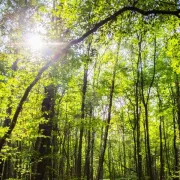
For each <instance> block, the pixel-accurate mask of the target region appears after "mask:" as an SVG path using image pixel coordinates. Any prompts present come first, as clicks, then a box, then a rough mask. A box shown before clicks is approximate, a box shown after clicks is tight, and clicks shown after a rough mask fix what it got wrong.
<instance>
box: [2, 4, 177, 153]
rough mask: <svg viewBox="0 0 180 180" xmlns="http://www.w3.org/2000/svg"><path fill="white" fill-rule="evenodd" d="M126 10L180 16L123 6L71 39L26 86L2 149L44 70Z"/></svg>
mask: <svg viewBox="0 0 180 180" xmlns="http://www.w3.org/2000/svg"><path fill="white" fill-rule="evenodd" d="M125 11H134V12H137V13H140V14H142V15H143V16H148V15H150V14H154V15H157V14H164V15H174V16H177V17H178V18H180V10H177V11H168V10H150V11H145V10H142V9H139V8H137V7H131V6H127V7H123V8H121V9H120V10H118V11H117V12H115V13H114V14H113V15H111V16H109V17H107V18H106V19H104V20H102V21H100V22H99V23H97V24H95V25H94V27H93V28H92V29H91V30H89V31H87V32H86V33H85V34H83V35H82V36H81V37H80V38H78V39H75V40H72V41H70V42H69V43H68V44H67V45H66V46H65V47H64V48H63V49H61V50H60V51H59V52H58V53H56V54H55V56H54V57H53V58H52V60H50V61H49V62H47V63H46V64H45V65H44V66H43V67H42V68H41V69H40V70H39V72H38V74H37V76H36V77H35V78H34V80H33V81H32V82H31V84H30V85H29V86H28V87H27V88H26V90H25V92H24V95H23V96H22V98H21V100H20V102H19V104H18V106H17V108H16V111H15V114H14V116H13V118H12V121H11V124H10V126H9V129H8V131H7V132H6V133H5V134H4V136H3V137H1V138H0V151H1V149H2V147H3V146H4V144H5V142H6V139H7V138H8V137H10V135H11V133H12V131H13V129H14V128H15V125H16V123H17V119H18V117H19V114H20V112H21V110H22V107H23V104H24V102H25V101H26V99H27V97H28V95H29V93H30V91H31V90H32V88H33V87H34V86H35V84H36V83H37V82H38V81H39V79H40V78H41V75H42V74H43V73H44V71H46V70H47V69H48V68H49V67H50V66H51V65H52V64H54V63H55V62H56V61H57V60H58V59H59V58H60V57H61V58H62V56H65V55H66V54H67V51H68V49H70V47H71V46H73V45H75V44H78V43H80V42H82V41H83V40H84V39H86V38H87V37H88V36H89V35H91V34H93V33H94V32H95V31H97V30H98V29H99V28H100V27H102V26H103V25H105V24H106V23H107V22H109V21H113V20H114V19H116V17H118V16H119V15H121V14H123V13H124V12H125Z"/></svg>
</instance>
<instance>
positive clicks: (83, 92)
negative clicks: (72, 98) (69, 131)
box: [77, 64, 88, 179]
mask: <svg viewBox="0 0 180 180" xmlns="http://www.w3.org/2000/svg"><path fill="white" fill-rule="evenodd" d="M87 77H88V64H87V65H86V67H85V68H84V79H83V88H82V105H81V128H80V135H79V148H78V158H77V177H78V179H81V173H82V172H81V167H82V140H83V133H84V126H83V120H84V118H85V98H86V90H87Z"/></svg>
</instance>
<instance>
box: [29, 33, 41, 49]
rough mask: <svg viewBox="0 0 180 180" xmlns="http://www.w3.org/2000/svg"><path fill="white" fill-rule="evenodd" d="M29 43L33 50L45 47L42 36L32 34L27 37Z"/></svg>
mask: <svg viewBox="0 0 180 180" xmlns="http://www.w3.org/2000/svg"><path fill="white" fill-rule="evenodd" d="M27 45H28V46H29V47H30V48H31V49H32V50H41V49H42V48H43V40H42V38H41V36H39V35H37V34H35V35H33V34H32V35H29V36H28V37H27Z"/></svg>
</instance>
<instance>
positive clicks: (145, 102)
mask: <svg viewBox="0 0 180 180" xmlns="http://www.w3.org/2000/svg"><path fill="white" fill-rule="evenodd" d="M141 44H142V37H141V38H140V42H139V52H140V55H139V58H140V63H141V67H140V69H141V96H142V103H143V106H144V111H145V114H144V115H145V117H144V118H145V135H146V143H147V144H146V145H147V155H146V157H147V173H148V176H149V178H150V179H151V180H153V179H154V176H153V166H152V157H151V147H150V136H149V116H148V103H149V97H150V93H151V88H152V86H153V83H154V79H155V73H156V68H155V67H156V66H155V65H156V37H155V39H154V58H153V65H154V66H153V75H152V79H151V82H150V85H149V87H148V92H147V95H146V96H145V93H144V88H145V87H144V74H143V65H142V57H141Z"/></svg>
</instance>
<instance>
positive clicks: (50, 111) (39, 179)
mask: <svg viewBox="0 0 180 180" xmlns="http://www.w3.org/2000/svg"><path fill="white" fill-rule="evenodd" d="M45 94H46V95H45V96H46V97H45V98H44V100H43V102H42V112H43V117H44V119H45V122H43V123H41V124H39V133H40V134H41V135H43V136H44V137H38V138H37V140H36V143H35V151H36V152H37V153H38V157H37V159H38V161H37V164H36V165H35V178H34V179H35V180H43V179H44V178H45V174H46V173H47V171H48V170H47V166H48V165H49V164H50V157H49V155H50V153H51V148H50V146H51V132H52V129H53V122H52V121H53V117H54V98H55V87H54V85H49V86H47V87H45Z"/></svg>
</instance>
